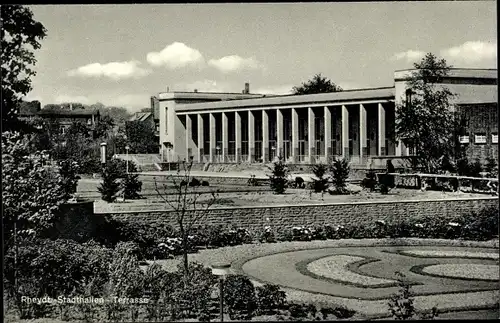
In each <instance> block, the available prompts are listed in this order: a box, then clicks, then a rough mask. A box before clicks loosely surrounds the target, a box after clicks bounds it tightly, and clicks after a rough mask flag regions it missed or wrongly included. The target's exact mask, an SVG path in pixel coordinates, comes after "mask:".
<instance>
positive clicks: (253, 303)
mask: <svg viewBox="0 0 500 323" xmlns="http://www.w3.org/2000/svg"><path fill="white" fill-rule="evenodd" d="M224 302H225V303H226V304H227V307H228V312H229V317H230V318H231V319H232V320H234V319H237V320H241V319H243V320H251V319H252V317H253V316H254V315H255V311H256V309H257V298H256V296H255V287H254V286H253V284H252V282H251V281H250V279H249V278H248V277H246V276H242V275H230V276H228V277H227V278H226V280H225V281H224Z"/></svg>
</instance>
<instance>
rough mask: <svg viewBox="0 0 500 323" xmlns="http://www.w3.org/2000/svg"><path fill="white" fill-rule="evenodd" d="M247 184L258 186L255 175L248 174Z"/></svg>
mask: <svg viewBox="0 0 500 323" xmlns="http://www.w3.org/2000/svg"><path fill="white" fill-rule="evenodd" d="M247 185H248V186H259V181H257V179H256V178H255V175H250V178H249V179H248V181H247Z"/></svg>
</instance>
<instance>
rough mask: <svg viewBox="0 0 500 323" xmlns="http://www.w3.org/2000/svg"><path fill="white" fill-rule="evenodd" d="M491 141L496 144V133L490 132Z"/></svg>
mask: <svg viewBox="0 0 500 323" xmlns="http://www.w3.org/2000/svg"><path fill="white" fill-rule="evenodd" d="M491 143H492V144H498V133H492V134H491Z"/></svg>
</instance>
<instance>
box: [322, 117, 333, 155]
mask: <svg viewBox="0 0 500 323" xmlns="http://www.w3.org/2000/svg"><path fill="white" fill-rule="evenodd" d="M324 110H325V113H324V118H325V122H324V124H325V131H324V132H325V162H326V163H328V161H329V159H330V157H331V156H332V111H331V110H330V107H325V108H324Z"/></svg>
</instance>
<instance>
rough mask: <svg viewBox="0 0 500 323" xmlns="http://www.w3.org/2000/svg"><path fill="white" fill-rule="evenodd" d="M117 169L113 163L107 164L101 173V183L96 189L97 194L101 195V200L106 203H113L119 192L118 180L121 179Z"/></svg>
mask: <svg viewBox="0 0 500 323" xmlns="http://www.w3.org/2000/svg"><path fill="white" fill-rule="evenodd" d="M121 175H122V174H120V172H119V170H118V168H117V167H116V165H115V163H113V162H108V163H107V164H106V167H104V170H103V172H102V183H101V185H100V186H99V187H98V190H99V193H101V196H102V199H103V200H104V201H106V202H109V203H111V202H114V201H115V200H116V198H117V194H118V192H119V191H120V183H119V182H118V179H119V178H120V177H121Z"/></svg>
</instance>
